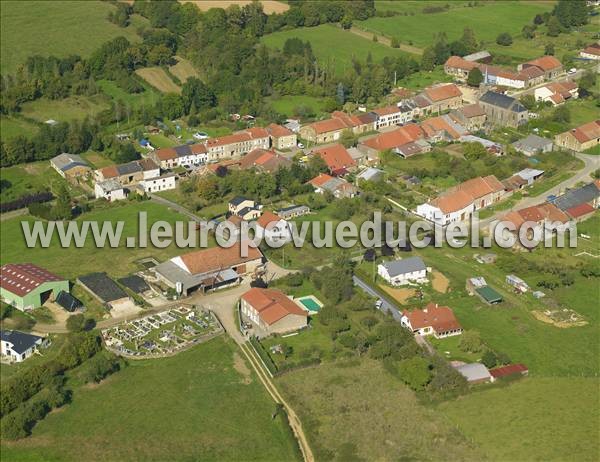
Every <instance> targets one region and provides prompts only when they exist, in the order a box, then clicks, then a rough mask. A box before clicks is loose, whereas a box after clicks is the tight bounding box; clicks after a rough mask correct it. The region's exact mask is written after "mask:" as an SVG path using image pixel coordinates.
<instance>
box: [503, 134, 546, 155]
mask: <svg viewBox="0 0 600 462" xmlns="http://www.w3.org/2000/svg"><path fill="white" fill-rule="evenodd" d="M512 147H513V148H515V150H516V151H518V152H520V153H522V154H524V155H526V156H528V157H531V156H534V155H536V154H539V153H541V152H550V151H552V148H553V147H554V143H553V142H552V140H549V139H548V138H542V137H541V136H537V135H529V136H527V137H526V138H523V139H522V140H519V141H515V142H514V143H513V144H512Z"/></svg>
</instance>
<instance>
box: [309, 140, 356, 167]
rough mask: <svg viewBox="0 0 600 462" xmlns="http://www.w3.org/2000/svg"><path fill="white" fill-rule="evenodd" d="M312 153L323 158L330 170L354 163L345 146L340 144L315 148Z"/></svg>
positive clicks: (350, 165)
mask: <svg viewBox="0 0 600 462" xmlns="http://www.w3.org/2000/svg"><path fill="white" fill-rule="evenodd" d="M314 153H315V154H317V155H319V156H321V157H322V158H323V160H324V161H325V163H326V164H327V167H329V169H330V170H331V171H334V170H340V169H344V168H348V167H352V166H354V165H356V162H355V161H354V159H352V157H351V156H350V154H349V153H348V151H346V148H345V147H344V146H342V145H341V144H334V145H332V146H328V147H326V148H321V149H317V150H315V151H314Z"/></svg>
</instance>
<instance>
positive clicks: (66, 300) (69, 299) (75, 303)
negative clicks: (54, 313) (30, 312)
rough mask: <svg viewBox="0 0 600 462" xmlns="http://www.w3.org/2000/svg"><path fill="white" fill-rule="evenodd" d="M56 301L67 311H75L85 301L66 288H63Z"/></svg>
mask: <svg viewBox="0 0 600 462" xmlns="http://www.w3.org/2000/svg"><path fill="white" fill-rule="evenodd" d="M56 303H57V304H58V305H60V306H62V307H63V308H64V309H65V310H67V311H75V310H76V309H77V308H79V307H81V306H83V303H81V301H80V300H79V299H77V298H75V297H73V296H72V295H71V294H70V293H68V292H65V291H64V290H61V291H60V293H59V294H58V296H57V297H56Z"/></svg>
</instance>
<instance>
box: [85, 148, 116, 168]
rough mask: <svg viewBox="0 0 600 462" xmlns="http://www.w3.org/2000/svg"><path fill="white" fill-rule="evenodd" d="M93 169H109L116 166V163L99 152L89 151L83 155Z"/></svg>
mask: <svg viewBox="0 0 600 462" xmlns="http://www.w3.org/2000/svg"><path fill="white" fill-rule="evenodd" d="M81 157H83V158H84V159H85V160H86V161H87V162H88V163H89V164H90V166H91V167H92V168H93V169H98V168H104V167H108V166H109V165H114V162H113V161H112V160H110V159H109V158H107V157H105V156H104V155H102V154H100V153H99V152H93V151H88V152H85V153H83V154H81Z"/></svg>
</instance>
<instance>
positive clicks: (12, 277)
mask: <svg viewBox="0 0 600 462" xmlns="http://www.w3.org/2000/svg"><path fill="white" fill-rule="evenodd" d="M64 280H65V279H64V278H61V277H59V276H57V275H56V274H53V273H51V272H50V271H47V270H45V269H44V268H40V267H39V266H37V265H33V264H31V263H9V264H6V265H3V266H2V267H0V287H2V288H3V289H5V290H7V291H9V292H11V293H13V294H15V295H18V296H19V297H23V296H25V295H27V294H28V293H29V292H31V291H32V290H34V289H35V288H36V287H38V286H40V285H41V284H43V283H45V282H56V281H64Z"/></svg>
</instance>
